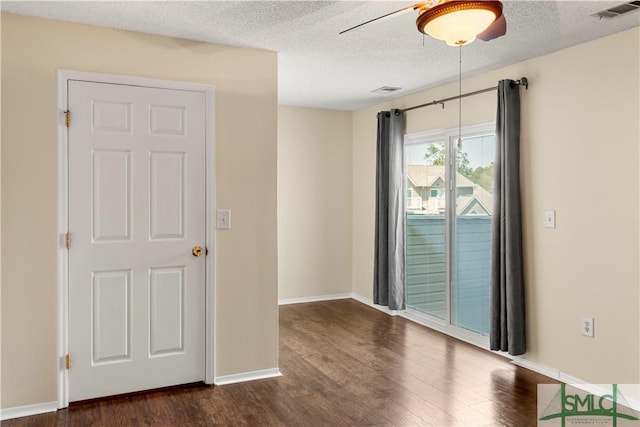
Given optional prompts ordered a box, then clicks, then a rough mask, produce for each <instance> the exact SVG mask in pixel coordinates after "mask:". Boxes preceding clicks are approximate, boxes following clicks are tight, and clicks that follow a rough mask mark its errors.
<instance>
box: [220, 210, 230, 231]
mask: <svg viewBox="0 0 640 427" xmlns="http://www.w3.org/2000/svg"><path fill="white" fill-rule="evenodd" d="M217 228H218V230H229V229H230V228H231V211H230V210H229V209H220V210H218V217H217Z"/></svg>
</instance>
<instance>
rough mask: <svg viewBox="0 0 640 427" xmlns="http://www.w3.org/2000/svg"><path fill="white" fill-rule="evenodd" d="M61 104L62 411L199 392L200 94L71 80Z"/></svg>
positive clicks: (202, 342)
mask: <svg viewBox="0 0 640 427" xmlns="http://www.w3.org/2000/svg"><path fill="white" fill-rule="evenodd" d="M68 103H69V110H70V111H71V124H70V127H69V231H70V233H71V247H70V249H69V354H70V356H71V368H70V370H69V400H70V401H78V400H84V399H91V398H94V397H100V396H108V395H114V394H120V393H127V392H133V391H138V390H146V389H152V388H156V387H164V386H169V385H175V384H184V383H190V382H195V381H202V380H204V375H205V255H206V254H205V249H204V244H205V172H206V170H205V111H206V106H205V103H206V101H205V94H204V93H202V92H190V91H180V90H171V89H159V88H149V87H140V86H127V85H117V84H106V83H94V82H83V81H69V83H68ZM199 247H201V248H202V252H199V250H198V248H199ZM198 255H200V256H198Z"/></svg>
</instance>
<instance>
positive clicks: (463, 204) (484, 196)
mask: <svg viewBox="0 0 640 427" xmlns="http://www.w3.org/2000/svg"><path fill="white" fill-rule="evenodd" d="M407 177H408V178H409V180H410V181H411V182H412V183H413V185H414V186H415V187H431V186H433V184H434V183H435V182H436V181H437V180H438V178H440V179H441V180H442V181H444V177H445V167H444V166H440V165H437V166H436V165H407ZM456 186H457V187H465V188H469V187H470V188H473V194H467V195H458V196H457V197H456V212H457V213H458V214H462V213H463V212H464V211H465V210H467V208H468V207H469V206H470V205H471V203H472V202H473V201H474V200H476V201H477V202H478V203H480V205H481V206H482V207H483V208H484V210H485V211H486V212H487V213H488V214H489V215H491V212H492V211H493V195H492V194H491V193H490V192H489V191H487V190H485V189H484V188H482V187H481V186H480V185H479V184H476V183H475V182H473V181H471V180H470V179H469V178H467V177H466V176H464V175H462V174H461V173H459V172H458V173H456Z"/></svg>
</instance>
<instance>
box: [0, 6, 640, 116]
mask: <svg viewBox="0 0 640 427" xmlns="http://www.w3.org/2000/svg"><path fill="white" fill-rule="evenodd" d="M413 3H414V2H411V1H409V2H407V1H368V2H360V1H312V0H308V1H206V2H200V1H170V2H150V1H137V2H130V1H99V2H91V1H79V2H58V1H54V2H49V1H45V2H32V1H17V2H13V1H2V2H1V3H0V8H1V9H2V11H5V12H10V13H17V14H23V15H33V16H40V17H45V18H53V19H60V20H64V21H71V22H80V23H86V24H93V25H100V26H106V27H112V28H119V29H125V30H132V31H141V32H145V33H151V34H161V35H166V36H171V37H179V38H185V39H192V40H199V41H206V42H213V43H222V44H228V45H234V46H243V47H251V48H257V49H266V50H271V51H276V52H278V65H279V70H278V73H279V82H278V91H279V103H280V104H284V105H297V106H308V107H318V108H331V109H343V110H356V109H360V108H363V107H365V106H369V105H373V104H376V103H379V102H382V101H384V100H386V99H388V98H392V97H397V96H402V95H405V94H407V93H411V92H415V91H418V90H420V89H424V88H427V87H431V86H435V85H438V84H441V83H444V82H448V81H452V80H453V79H455V78H457V75H458V53H459V52H458V49H457V48H453V47H449V46H447V45H446V44H445V43H444V42H441V41H437V40H434V39H431V38H429V37H424V38H423V37H422V35H421V34H420V33H419V32H418V31H417V30H416V27H415V23H414V22H415V17H416V13H415V12H410V13H405V14H400V15H399V16H397V17H395V18H394V19H388V20H383V21H382V22H377V23H374V24H370V25H368V26H365V27H363V28H360V29H357V30H354V31H352V32H349V33H346V34H343V35H338V32H340V31H342V30H344V29H346V28H349V27H351V26H353V25H356V24H358V23H361V22H363V21H366V20H369V19H372V18H375V17H377V16H380V15H383V14H385V13H389V12H391V11H394V10H397V9H399V8H401V7H403V6H407V5H411V4H413ZM620 3H621V1H504V14H505V16H506V18H507V26H508V29H507V34H506V36H504V37H501V38H499V39H496V40H492V41H490V42H483V41H476V42H474V43H472V44H470V45H468V46H465V47H463V48H462V49H463V50H462V55H463V64H462V67H463V76H469V75H473V74H475V73H478V72H480V71H484V70H487V69H492V68H496V67H499V66H503V65H508V64H512V63H515V62H519V61H522V60H524V59H527V58H531V57H535V56H539V55H542V54H545V53H548V52H552V51H555V50H558V49H562V48H565V47H568V46H572V45H575V44H578V43H582V42H584V41H587V40H592V39H595V38H599V37H603V36H605V35H608V34H613V33H616V32H619V31H623V30H625V29H629V28H632V27H637V26H639V25H640V10H637V11H634V12H630V13H628V14H626V15H622V16H619V17H616V18H613V19H598V18H595V17H593V16H591V14H593V13H594V12H598V11H600V10H603V9H606V8H608V7H611V6H614V5H617V4H620ZM505 77H517V76H505ZM381 86H395V87H400V88H402V90H400V91H398V92H395V93H394V94H393V95H384V94H382V95H381V94H374V93H371V91H372V90H374V89H377V88H379V87H381Z"/></svg>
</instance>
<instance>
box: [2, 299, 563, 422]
mask: <svg viewBox="0 0 640 427" xmlns="http://www.w3.org/2000/svg"><path fill="white" fill-rule="evenodd" d="M280 370H281V372H282V373H283V376H282V377H280V378H274V379H267V380H260V381H252V382H248V383H241V384H232V385H226V386H221V387H207V386H193V387H186V388H179V389H173V390H168V391H158V392H149V393H145V394H136V395H132V396H128V397H119V398H113V399H105V400H100V401H93V402H87V403H81V404H76V405H73V406H71V407H70V408H68V409H65V410H61V411H58V412H56V413H51V414H43V415H36V416H32V417H25V418H18V419H14V420H7V421H4V422H3V423H2V425H3V426H6V427H12V426H213V425H220V426H279V425H286V426H457V425H470V426H484V425H491V426H518V427H521V426H535V425H536V386H537V384H539V383H554V381H552V380H550V379H549V378H547V377H544V376H542V375H539V374H536V373H534V372H531V371H528V370H526V369H523V368H520V367H517V366H514V365H513V364H511V363H510V362H509V361H508V360H507V359H505V358H502V357H499V356H496V355H494V354H491V353H489V352H486V351H483V350H480V349H478V348H476V347H474V346H472V345H469V344H466V343H463V342H461V341H458V340H456V339H453V338H450V337H447V336H445V335H443V334H440V333H438V332H435V331H432V330H430V329H428V328H425V327H422V326H420V325H417V324H415V323H412V322H410V321H407V320H405V319H402V318H397V317H390V316H387V315H386V314H383V313H381V312H379V311H377V310H374V309H372V308H370V307H367V306H365V305H363V304H360V303H358V302H356V301H353V300H338V301H327V302H318V303H310V304H296V305H287V306H282V307H280Z"/></svg>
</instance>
